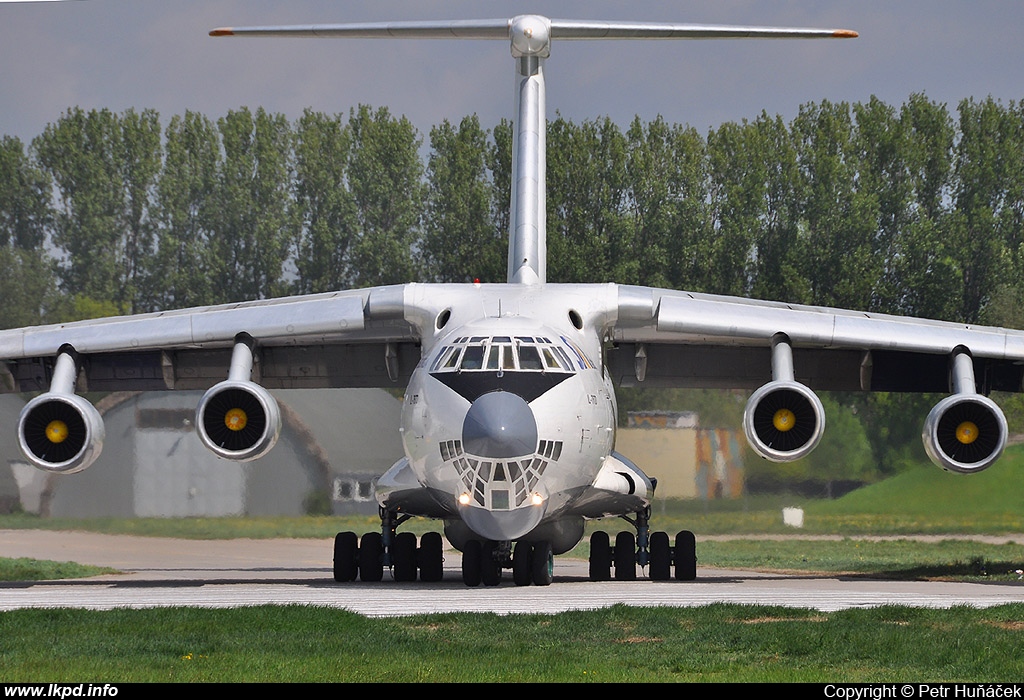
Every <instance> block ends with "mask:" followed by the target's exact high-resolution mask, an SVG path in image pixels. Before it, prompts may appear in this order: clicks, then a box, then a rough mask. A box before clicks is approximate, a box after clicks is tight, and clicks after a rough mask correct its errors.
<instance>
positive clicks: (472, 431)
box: [462, 391, 537, 459]
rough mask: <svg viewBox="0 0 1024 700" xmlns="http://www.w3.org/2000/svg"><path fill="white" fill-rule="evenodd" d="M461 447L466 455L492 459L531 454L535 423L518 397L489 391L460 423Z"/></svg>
mask: <svg viewBox="0 0 1024 700" xmlns="http://www.w3.org/2000/svg"><path fill="white" fill-rule="evenodd" d="M462 444H463V446H464V448H465V450H466V452H468V453H469V454H472V455H476V456H478V457H490V458H492V459H506V458H509V457H521V456H523V455H528V454H533V453H534V452H535V451H536V449H537V420H536V418H534V416H533V411H532V410H531V409H530V406H529V404H527V403H526V401H524V400H523V398H522V397H521V396H518V395H516V394H514V393H512V392H509V391H492V392H491V393H489V394H484V395H483V396H481V397H480V398H478V399H477V400H476V401H474V402H473V405H472V406H470V407H469V412H468V413H467V414H466V420H465V422H464V423H463V424H462Z"/></svg>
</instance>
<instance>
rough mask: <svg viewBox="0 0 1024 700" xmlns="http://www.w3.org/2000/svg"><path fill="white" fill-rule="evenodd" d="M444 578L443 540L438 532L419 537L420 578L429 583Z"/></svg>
mask: <svg viewBox="0 0 1024 700" xmlns="http://www.w3.org/2000/svg"><path fill="white" fill-rule="evenodd" d="M443 578H444V542H443V541H442V539H441V533H440V532H428V533H426V534H425V535H423V537H421V538H420V580H421V581H427V582H430V583H433V582H436V581H440V580H441V579H443Z"/></svg>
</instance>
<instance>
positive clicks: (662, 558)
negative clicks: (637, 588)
mask: <svg viewBox="0 0 1024 700" xmlns="http://www.w3.org/2000/svg"><path fill="white" fill-rule="evenodd" d="M650 553H651V561H650V576H651V580H652V581H668V580H669V579H670V578H672V548H671V547H670V546H669V542H668V533H666V532H652V533H651V544H650Z"/></svg>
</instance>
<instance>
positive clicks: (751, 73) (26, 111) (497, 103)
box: [0, 0, 1024, 140]
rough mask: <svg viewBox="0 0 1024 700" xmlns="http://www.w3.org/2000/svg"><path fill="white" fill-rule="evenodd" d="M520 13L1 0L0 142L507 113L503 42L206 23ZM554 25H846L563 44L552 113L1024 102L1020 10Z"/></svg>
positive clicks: (685, 6) (575, 4) (583, 13)
mask: <svg viewBox="0 0 1024 700" xmlns="http://www.w3.org/2000/svg"><path fill="white" fill-rule="evenodd" d="M522 8H523V5H522V3H520V2H510V1H507V0H492V1H489V2H468V1H460V0H455V1H449V2H439V1H434V2H431V1H429V0H425V1H421V2H410V1H399V0H379V1H377V2H346V3H338V2H336V1H333V2H332V1H331V0H291V1H290V2H287V3H285V2H274V1H272V0H214V1H207V0H161V1H160V2H142V1H140V0H83V1H80V2H63V3H62V2H45V3H0V133H2V134H11V135H16V136H19V137H21V138H22V139H23V140H29V139H31V138H32V137H34V136H35V135H37V134H38V133H40V132H41V131H42V130H43V128H44V127H45V125H46V124H47V123H49V122H52V121H55V120H56V119H57V118H59V117H60V115H61V113H62V112H64V111H65V110H66V109H67V108H69V107H71V106H81V107H83V108H86V109H90V108H102V107H107V108H110V109H113V110H115V111H121V110H124V109H126V108H128V107H134V108H136V109H143V108H154V109H156V110H158V111H159V112H160V113H161V115H162V116H163V118H164V119H165V120H166V119H168V118H169V117H170V116H171V115H173V114H180V113H182V112H184V111H185V110H187V109H191V110H197V111H201V112H203V113H204V114H206V115H207V116H210V117H213V118H216V117H218V116H221V115H223V114H224V113H226V112H227V111H228V110H230V109H235V108H238V107H240V106H243V105H245V106H250V107H257V106H262V107H264V108H266V109H268V110H271V111H277V112H283V113H285V114H287V115H288V116H289V117H290V118H296V117H298V116H299V115H300V114H301V113H302V110H303V109H305V108H307V107H309V108H313V109H316V110H321V111H325V112H347V111H348V110H349V109H350V108H351V107H353V106H355V105H357V104H359V103H368V104H371V105H374V106H388V107H389V108H390V109H391V110H392V111H393V112H395V113H397V114H405V115H406V116H408V117H409V118H410V119H411V120H412V121H413V122H414V123H415V124H416V125H417V126H418V127H419V128H420V129H421V130H424V131H425V130H427V129H429V127H430V126H431V125H433V124H436V123H438V122H440V121H441V120H442V119H446V118H447V119H450V120H458V119H460V118H461V117H462V116H465V115H466V114H470V113H474V112H475V113H477V114H479V115H480V118H481V121H482V122H483V124H484V125H493V124H494V123H496V122H497V121H498V120H499V119H501V118H502V117H507V116H510V112H511V105H512V91H511V88H512V61H511V59H510V58H509V52H508V46H507V45H504V44H503V43H501V42H450V41H404V42H403V41H343V40H297V39H242V38H223V39H219V38H211V37H209V36H208V35H207V33H208V31H209V30H210V29H212V28H213V27H216V26H223V25H228V26H231V25H243V24H278V23H281V24H283V23H309V22H340V21H379V20H398V19H448V18H452V19H454V18H480V17H505V16H512V15H514V14H517V13H519V12H522V11H523V10H522ZM530 11H532V12H538V13H541V14H549V15H550V16H554V17H573V18H587V19H594V18H597V19H639V20H652V21H675V22H705V23H722V24H769V25H786V26H825V27H841V28H849V29H855V30H857V31H859V32H860V34H861V36H860V38H858V39H855V40H847V41H814V42H810V41H701V42H643V43H640V42H587V43H584V42H564V43H562V44H556V45H555V46H554V48H553V53H552V57H551V59H550V60H549V62H548V64H547V79H548V86H549V95H548V106H549V116H553V115H554V114H555V112H556V111H557V112H559V113H561V114H562V115H563V116H566V117H568V118H572V119H587V118H595V117H599V116H604V115H608V116H610V117H611V118H613V119H614V120H615V121H616V122H618V123H620V124H623V125H625V124H628V122H629V121H630V120H631V119H632V118H633V116H634V115H636V114H639V115H640V116H641V117H642V118H643V119H645V120H646V119H651V118H653V117H654V116H656V115H658V114H661V115H663V116H664V117H665V118H666V119H667V120H669V121H671V122H679V123H689V124H692V125H694V126H696V127H697V128H699V129H701V130H705V129H707V128H709V127H712V126H717V125H718V124H719V123H721V122H723V121H739V120H742V119H752V118H754V117H756V116H757V115H758V114H759V113H760V112H761V111H762V110H767V111H768V113H769V114H781V115H783V117H785V118H787V119H789V118H792V117H793V116H795V115H796V113H797V110H798V109H799V106H800V105H801V104H805V103H807V102H812V101H820V100H822V99H830V100H848V101H863V100H866V99H868V98H869V97H870V96H871V95H877V96H878V97H879V98H881V99H883V100H885V101H886V102H889V103H891V104H895V105H899V104H901V103H902V102H903V101H904V100H905V99H906V98H907V97H908V96H909V95H910V94H911V93H914V92H924V93H925V94H927V95H928V96H929V97H930V98H932V99H933V100H936V101H939V102H945V103H948V104H950V105H951V106H955V104H956V103H957V102H959V101H960V100H961V99H964V98H968V97H976V98H979V99H981V98H984V97H987V96H989V95H991V96H993V97H995V98H998V99H1000V100H1003V101H1004V102H1008V101H1010V100H1020V99H1022V98H1024V84H1022V83H1024V78H1022V76H1024V73H1022V72H1021V70H1020V66H1021V65H1024V44H1022V43H1021V42H1020V41H1019V36H1020V31H1019V30H1020V29H1021V28H1022V26H1024V4H1020V3H1017V2H1010V1H998V0H977V1H975V2H971V3H966V2H934V1H926V0H903V1H901V2H892V1H891V0H885V1H883V0H861V1H860V2H857V3H848V4H847V3H823V2H820V1H817V0H790V1H787V2H775V3H765V2H755V1H754V0H746V1H743V0H720V1H719V2H715V3H705V2H679V1H677V2H644V3H628V4H627V3H621V2H612V1H611V0H592V1H589V2H584V1H583V0H563V1H560V2H553V1H551V0H537V1H536V2H533V3H532V4H531V7H530Z"/></svg>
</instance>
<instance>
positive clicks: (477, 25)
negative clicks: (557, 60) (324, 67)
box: [210, 17, 857, 40]
mask: <svg viewBox="0 0 1024 700" xmlns="http://www.w3.org/2000/svg"><path fill="white" fill-rule="evenodd" d="M516 19H518V18H515V17H513V18H510V19H489V20H450V21H443V22H430V21H426V22H359V23H348V24H309V25H279V26H262V27H221V28H219V29H214V30H213V31H211V32H210V35H211V36H242V35H248V36H291V37H317V38H339V37H341V38H350V39H391V38H405V39H506V40H507V39H510V38H511V36H512V27H513V25H514V24H515V21H516ZM546 21H547V22H549V26H550V37H551V38H552V39H571V40H581V39H750V38H763V39H822V38H835V39H849V38H853V37H856V36H857V32H854V31H851V30H848V29H806V28H795V27H737V26H729V25H715V24H673V23H664V22H602V21H593V20H565V19H552V20H546Z"/></svg>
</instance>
